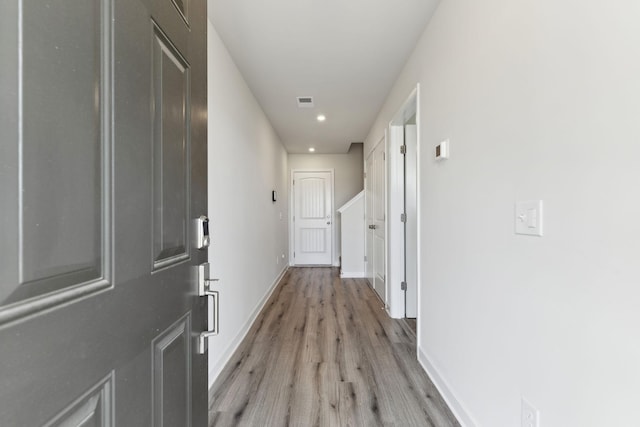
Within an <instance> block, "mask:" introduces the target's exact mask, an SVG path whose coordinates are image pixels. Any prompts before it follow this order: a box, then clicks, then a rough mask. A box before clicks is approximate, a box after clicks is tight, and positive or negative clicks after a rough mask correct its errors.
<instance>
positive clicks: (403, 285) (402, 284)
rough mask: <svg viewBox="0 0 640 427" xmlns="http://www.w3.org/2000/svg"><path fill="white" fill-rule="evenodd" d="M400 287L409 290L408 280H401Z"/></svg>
mask: <svg viewBox="0 0 640 427" xmlns="http://www.w3.org/2000/svg"><path fill="white" fill-rule="evenodd" d="M400 289H401V290H403V291H406V290H407V282H400Z"/></svg>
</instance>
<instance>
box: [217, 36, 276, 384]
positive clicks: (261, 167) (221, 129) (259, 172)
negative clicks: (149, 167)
mask: <svg viewBox="0 0 640 427" xmlns="http://www.w3.org/2000/svg"><path fill="white" fill-rule="evenodd" d="M208 69H209V80H208V84H209V87H208V98H209V101H208V102H209V113H208V114H209V154H208V156H209V159H208V161H209V217H210V218H211V233H212V244H211V248H210V249H209V262H210V263H211V272H212V276H213V277H216V278H219V279H220V284H219V285H218V289H219V291H220V334H219V335H218V336H217V337H214V338H212V339H210V341H209V382H210V384H212V383H213V381H214V380H215V378H216V377H217V376H218V374H219V373H220V370H221V369H222V368H223V367H224V364H225V363H226V362H227V360H228V359H229V357H230V356H231V355H232V353H233V351H234V350H235V348H236V346H237V345H238V344H239V342H240V341H241V339H242V338H243V336H244V334H245V333H246V331H247V328H248V327H249V326H250V324H251V322H252V321H253V318H254V316H255V315H256V313H257V311H258V310H259V308H261V305H262V303H263V302H264V299H265V297H266V296H267V295H268V294H269V292H270V291H271V289H272V287H273V285H274V284H275V281H276V280H277V278H278V277H279V276H280V274H281V273H282V271H283V269H284V268H286V266H287V265H288V263H289V259H288V250H289V249H288V228H287V218H288V209H287V206H288V205H287V200H286V197H283V196H285V195H286V194H287V183H288V175H287V153H286V151H285V150H284V148H283V146H282V145H281V143H280V140H279V138H278V136H277V135H276V133H275V132H274V130H273V128H272V127H271V124H270V123H269V121H268V120H267V118H266V116H265V115H264V113H263V111H262V109H261V108H260V106H259V105H258V102H257V101H256V99H255V98H254V96H253V95H252V93H251V91H250V90H249V88H248V87H247V85H246V83H245V81H244V79H243V78H242V76H241V74H240V72H239V71H238V69H237V68H236V66H235V64H234V63H233V61H232V59H231V57H230V56H229V53H228V52H227V50H226V48H225V47H224V45H223V43H222V41H221V40H220V38H219V36H218V34H217V33H216V31H215V29H214V27H213V25H211V23H209V26H208ZM272 190H276V191H277V192H278V194H279V195H281V196H280V197H279V199H278V201H277V202H276V203H272V202H271V191H272ZM283 254H284V256H285V259H282V258H281V256H282V255H283Z"/></svg>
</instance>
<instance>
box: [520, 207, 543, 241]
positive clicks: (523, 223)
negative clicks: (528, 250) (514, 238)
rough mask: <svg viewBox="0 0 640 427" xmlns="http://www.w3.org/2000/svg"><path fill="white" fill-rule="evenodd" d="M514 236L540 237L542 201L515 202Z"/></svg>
mask: <svg viewBox="0 0 640 427" xmlns="http://www.w3.org/2000/svg"><path fill="white" fill-rule="evenodd" d="M515 213H516V217H515V221H516V234H525V235H529V236H542V200H528V201H525V202H516V209H515Z"/></svg>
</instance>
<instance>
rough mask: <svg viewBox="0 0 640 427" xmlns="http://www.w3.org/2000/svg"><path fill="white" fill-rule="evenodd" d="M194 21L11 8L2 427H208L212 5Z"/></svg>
mask: <svg viewBox="0 0 640 427" xmlns="http://www.w3.org/2000/svg"><path fill="white" fill-rule="evenodd" d="M185 2H186V0H185ZM184 4H186V3H184ZM186 13H187V15H188V17H189V22H188V25H187V22H186V21H185V17H184V16H183V13H181V11H180V10H179V8H178V7H176V6H175V5H174V4H173V3H171V2H163V1H152V2H148V1H139V0H132V1H126V2H125V1H112V0H50V1H47V2H38V1H26V0H7V1H3V2H1V3H0V33H1V34H2V37H0V57H2V58H3V61H4V62H5V64H6V65H9V66H3V67H0V90H1V91H2V93H3V96H2V97H0V107H1V108H2V111H3V114H2V115H0V126H2V128H3V132H2V133H0V140H1V141H0V197H1V198H2V200H3V203H2V204H0V254H1V256H0V343H2V344H1V345H0V396H2V398H1V399H0V426H43V425H46V426H67V425H74V426H76V425H83V426H92V425H95V426H115V425H118V426H125V427H126V426H141V425H152V423H153V422H154V418H153V414H154V408H155V409H158V410H161V411H162V413H163V414H164V415H163V416H164V419H167V420H169V421H168V423H166V424H165V425H180V426H188V425H193V426H205V425H206V423H207V389H206V386H207V378H206V375H207V370H206V355H195V354H194V352H193V351H192V346H193V344H194V340H193V337H194V336H195V335H196V333H198V332H199V331H202V330H204V329H205V326H206V316H205V315H206V311H205V310H204V308H205V307H204V301H201V300H200V299H198V298H196V297H194V294H195V289H196V284H195V283H194V280H193V277H194V275H193V274H192V273H193V271H194V267H195V265H196V264H199V263H202V262H205V261H206V251H198V250H196V249H194V248H193V242H192V239H191V235H190V231H191V225H190V223H191V220H192V217H193V216H194V214H193V212H198V214H201V213H206V206H207V200H206V196H207V194H206V187H207V184H206V164H205V163H203V162H202V160H201V159H203V158H204V159H206V157H207V156H206V120H195V121H194V120H191V117H190V113H189V112H190V111H191V110H194V109H195V110H196V111H198V112H200V113H202V112H206V4H205V3H204V2H195V3H191V2H190V3H189V5H188V8H187V9H186ZM155 15H158V16H162V20H163V21H162V22H163V23H164V24H166V27H167V28H168V29H169V30H167V29H166V28H162V26H161V25H160V24H158V20H157V19H155ZM158 35H160V36H162V37H164V38H161V37H160V36H158ZM173 38H175V39H177V40H179V43H174V42H173V41H172V39H173ZM158 40H162V42H163V43H162V44H160V43H159V42H158ZM154 49H155V51H154ZM158 58H161V60H158ZM156 60H158V61H157V63H154V61H156ZM11 65H14V66H11ZM158 66H160V67H162V70H160V71H158ZM154 77H155V80H154ZM154 94H155V95H158V94H159V96H156V97H155V98H154ZM156 101H157V102H156ZM5 112H6V114H5ZM156 113H157V114H156ZM200 116H202V117H204V116H206V114H200ZM154 125H158V127H154ZM158 129H159V131H160V133H161V135H162V137H160V138H157V136H158V135H157V132H158ZM154 132H156V133H155V134H154ZM158 141H160V142H158ZM154 170H155V171H159V173H158V174H155V175H154ZM159 181H160V182H159ZM193 189H197V191H194V190H193ZM156 191H157V192H156ZM158 197H159V198H158ZM158 224H159V230H160V231H159V232H156V228H155V227H156V225H158ZM158 263H163V264H162V265H158ZM180 322H182V323H180ZM172 325H182V329H180V333H179V334H177V335H175V336H172V337H173V338H174V339H173V340H171V341H170V342H166V343H165V344H166V345H164V346H163V345H158V344H159V343H161V342H162V339H163V338H165V337H166V336H168V335H167V334H171V333H173V332H175V331H176V330H177V329H179V328H178V327H177V329H176V328H173V329H172V328H171V327H172ZM159 348H160V349H162V350H161V352H160V353H161V360H162V367H161V368H159V365H158V364H157V363H155V364H154V358H153V355H154V354H157V353H158V351H159V350H158V349H159ZM160 376H161V378H162V381H163V383H164V384H167V388H166V389H165V391H166V392H163V393H162V395H161V396H162V398H161V399H160V400H156V401H155V403H154V398H155V396H157V394H154V384H156V383H157V382H158V380H157V379H158V378H160ZM175 420H179V421H175Z"/></svg>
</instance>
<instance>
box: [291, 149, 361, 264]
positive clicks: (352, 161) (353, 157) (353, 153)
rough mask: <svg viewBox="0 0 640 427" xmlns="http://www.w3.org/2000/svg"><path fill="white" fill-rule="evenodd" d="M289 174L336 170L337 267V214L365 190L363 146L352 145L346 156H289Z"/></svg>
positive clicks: (337, 239)
mask: <svg viewBox="0 0 640 427" xmlns="http://www.w3.org/2000/svg"><path fill="white" fill-rule="evenodd" d="M288 163H289V174H291V171H292V170H296V169H334V170H335V172H334V173H335V175H334V179H335V181H334V188H335V193H334V206H333V217H334V225H335V228H334V230H335V233H334V236H333V237H334V239H335V240H334V248H336V250H335V252H334V256H333V263H334V265H336V264H337V263H338V260H339V256H340V254H341V250H340V214H339V213H338V212H337V210H338V208H340V207H341V206H342V205H343V204H345V203H346V202H348V201H349V200H351V198H353V197H354V196H355V195H356V194H358V193H359V192H361V191H362V190H363V188H364V178H363V173H364V169H363V167H364V165H363V158H362V144H359V143H354V144H351V147H350V148H349V151H348V152H347V153H346V154H289V161H288Z"/></svg>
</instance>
